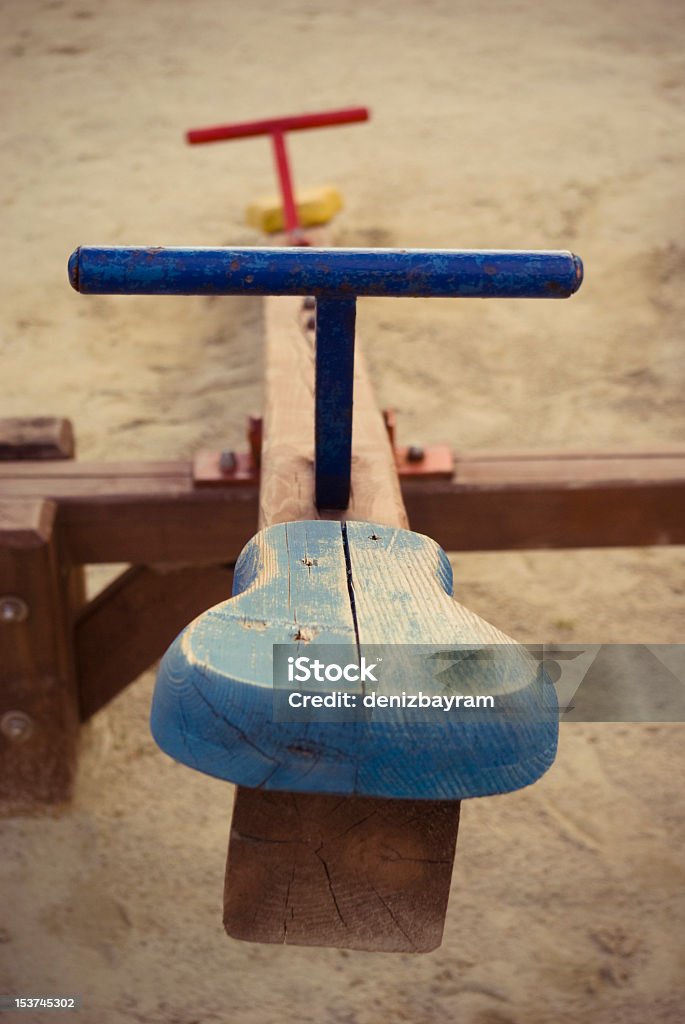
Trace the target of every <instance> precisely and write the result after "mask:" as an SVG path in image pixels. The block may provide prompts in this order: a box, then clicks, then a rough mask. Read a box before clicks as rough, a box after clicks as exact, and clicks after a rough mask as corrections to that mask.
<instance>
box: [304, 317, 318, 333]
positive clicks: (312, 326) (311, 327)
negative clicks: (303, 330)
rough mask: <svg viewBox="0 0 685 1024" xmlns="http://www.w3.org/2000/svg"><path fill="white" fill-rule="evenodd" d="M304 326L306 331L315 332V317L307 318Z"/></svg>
mask: <svg viewBox="0 0 685 1024" xmlns="http://www.w3.org/2000/svg"><path fill="white" fill-rule="evenodd" d="M306 326H307V330H308V331H314V330H316V317H315V316H308V317H307V324H306Z"/></svg>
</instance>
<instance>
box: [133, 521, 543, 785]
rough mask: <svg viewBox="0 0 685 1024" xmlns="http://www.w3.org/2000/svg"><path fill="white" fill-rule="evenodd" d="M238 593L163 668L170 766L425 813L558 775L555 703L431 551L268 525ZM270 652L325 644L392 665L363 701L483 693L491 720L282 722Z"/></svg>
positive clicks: (395, 717)
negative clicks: (415, 806) (378, 695)
mask: <svg viewBox="0 0 685 1024" xmlns="http://www.w3.org/2000/svg"><path fill="white" fill-rule="evenodd" d="M234 594H235V596H234V597H233V598H232V599H231V600H228V601H226V602H224V603H222V604H219V605H217V606H215V607H214V608H211V609H210V610H209V611H207V612H205V613H204V614H202V615H200V616H199V617H198V618H197V619H196V620H195V621H194V622H193V623H191V624H190V625H189V626H188V627H187V628H186V629H185V630H184V631H183V632H182V633H181V635H180V636H179V637H178V638H177V640H176V641H175V643H174V644H173V645H172V647H171V648H170V649H169V651H168V652H167V654H166V655H165V657H164V659H163V661H162V664H161V667H160V671H159V676H158V681H157V687H156V691H155V695H154V701H153V707H152V731H153V734H154V737H155V739H156V741H157V743H158V744H159V745H160V746H161V747H162V749H163V750H165V751H166V752H167V753H168V754H170V755H171V756H172V757H174V758H176V759H177V760H178V761H181V762H183V763H184V764H187V765H190V766H191V767H193V768H196V769H198V770H200V771H203V772H206V773H207V774H209V775H214V776H217V777H218V778H221V779H227V780H230V781H231V782H234V783H237V784H239V785H242V786H249V787H262V788H264V789H268V790H287V791H291V792H318V793H337V794H341V795H351V794H355V795H359V796H375V797H395V798H424V799H460V798H462V797H471V796H485V795H488V794H492V793H502V792H506V791H509V790H512V789H516V788H519V787H521V786H525V785H527V784H529V783H531V782H533V781H535V780H536V779H537V778H538V777H539V776H540V775H541V774H542V773H543V772H544V771H545V770H546V769H547V768H548V767H549V766H550V764H551V763H552V761H553V759H554V755H555V751H556V743H557V731H558V719H557V713H556V699H555V695H554V688H553V687H552V686H549V685H546V684H545V682H544V680H543V678H542V677H541V674H540V673H539V671H538V667H537V662H535V661H534V659H533V658H532V657H531V656H530V655H529V654H528V652H527V651H526V650H525V648H523V647H521V646H519V645H517V644H514V643H513V642H512V641H510V640H509V639H508V638H507V637H505V636H504V635H503V634H502V633H500V632H499V631H498V630H496V629H495V628H494V627H492V626H489V625H488V624H487V623H484V622H483V620H481V619H479V618H478V616H475V615H473V613H470V612H468V611H466V609H464V608H463V607H462V606H461V605H459V604H457V602H455V601H454V600H453V599H452V597H451V596H450V595H451V594H452V572H451V567H450V563H449V561H448V559H447V557H446V555H445V553H444V552H443V551H442V549H441V548H440V547H439V546H438V545H437V544H435V543H434V542H433V541H432V540H430V539H429V538H427V537H424V536H421V535H419V534H415V533H412V532H410V531H408V530H399V529H393V528H389V527H384V526H379V525H374V524H371V523H364V522H347V523H340V522H335V521H321V520H315V521H307V522H295V523H285V524H280V525H277V526H272V527H269V528H268V529H265V530H263V531H261V532H260V533H259V534H257V536H256V537H254V538H253V539H252V540H251V541H250V543H249V544H248V545H247V546H246V548H245V549H244V550H243V552H242V554H241V556H240V559H239V561H238V563H237V565H236V570H235V583H234ZM474 635H477V636H478V637H479V642H478V643H475V644H474V642H473V636H474ZM280 644H288V645H290V647H289V648H288V650H292V656H293V657H300V656H307V654H308V652H309V651H314V650H320V647H321V645H326V646H329V645H331V650H332V651H333V652H335V653H336V654H337V653H339V652H343V651H352V652H353V653H354V652H355V651H357V650H361V651H362V652H364V651H365V650H369V651H371V652H372V653H373V652H374V650H375V651H378V650H380V649H381V648H382V650H383V651H384V652H385V654H386V658H387V653H388V651H389V650H391V651H393V652H394V656H395V657H394V660H393V661H392V672H391V676H392V678H391V679H389V680H388V679H387V678H386V679H385V680H383V679H381V680H380V683H379V686H378V687H374V686H373V684H369V685H367V693H370V692H374V691H375V690H376V689H377V690H378V691H379V692H380V690H381V689H382V690H383V691H384V693H386V694H389V693H396V694H401V693H402V692H404V693H405V695H416V694H418V693H419V692H421V693H423V694H424V695H429V694H430V695H432V696H440V697H441V698H442V697H443V696H446V695H449V694H452V695H455V694H457V693H459V694H462V695H463V694H469V693H471V694H474V693H477V694H479V695H487V694H490V695H492V697H493V699H494V701H495V706H494V708H482V709H479V710H474V709H472V708H460V709H459V710H457V709H455V708H452V710H449V711H447V710H442V709H437V710H435V709H432V708H431V709H430V710H429V711H422V710H421V709H418V708H416V707H411V708H407V707H400V708H399V709H390V708H387V709H386V708H378V707H374V708H370V709H363V705H362V708H361V709H359V708H357V709H355V710H354V711H352V712H349V711H346V710H343V711H342V713H338V712H337V711H335V712H328V711H326V710H325V709H313V710H312V711H311V714H309V713H307V714H302V713H300V714H299V716H297V715H294V714H292V715H291V718H292V719H293V720H290V721H288V720H284V719H287V714H283V712H282V709H283V707H284V698H285V696H286V694H287V693H289V692H292V689H291V690H286V691H285V692H280V693H279V692H277V691H278V690H279V689H280V686H279V687H277V691H275V690H274V658H273V652H274V645H280ZM333 645H334V646H333ZM378 645H381V647H379V646H378ZM276 650H277V651H278V650H279V648H277V649H276ZM282 653H283V652H281V654H282ZM436 659H437V663H436ZM276 660H278V659H276ZM310 660H311V659H310ZM281 662H283V659H282V658H281ZM281 667H282V666H281ZM436 668H437V669H438V671H436ZM377 671H378V670H377ZM403 673H404V674H403ZM407 673H409V675H408V674H407ZM446 674H447V676H448V677H449V678H448V681H447V682H445V676H446ZM386 676H387V673H386ZM296 685H297V684H294V686H295V687H296ZM313 690H314V691H316V692H318V693H320V694H326V693H330V692H333V691H336V692H343V691H344V692H350V693H356V694H357V704H358V705H360V704H361V700H362V696H363V695H362V689H361V688H360V687H359V686H357V687H355V685H354V684H351V683H347V682H344V681H341V682H335V683H333V684H331V683H329V682H323V683H321V684H316V683H311V684H308V687H307V692H310V693H311V692H312V691H313ZM274 698H276V701H277V703H276V704H274ZM296 700H298V699H296ZM285 706H286V708H287V707H289V705H287V702H285ZM279 709H281V711H279ZM298 717H299V720H297V719H298ZM341 719H342V720H341Z"/></svg>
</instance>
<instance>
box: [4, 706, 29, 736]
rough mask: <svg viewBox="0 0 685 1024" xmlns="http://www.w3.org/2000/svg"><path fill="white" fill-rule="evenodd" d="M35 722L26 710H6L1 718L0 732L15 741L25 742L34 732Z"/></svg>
mask: <svg viewBox="0 0 685 1024" xmlns="http://www.w3.org/2000/svg"><path fill="white" fill-rule="evenodd" d="M33 729H34V722H33V719H32V718H31V716H30V715H27V714H26V712H25V711H6V712H5V714H4V715H3V716H2V718H0V732H1V733H2V735H3V736H5V737H6V738H7V739H8V740H12V741H13V742H14V743H23V742H24V740H27V739H28V738H29V736H31V734H32V733H33Z"/></svg>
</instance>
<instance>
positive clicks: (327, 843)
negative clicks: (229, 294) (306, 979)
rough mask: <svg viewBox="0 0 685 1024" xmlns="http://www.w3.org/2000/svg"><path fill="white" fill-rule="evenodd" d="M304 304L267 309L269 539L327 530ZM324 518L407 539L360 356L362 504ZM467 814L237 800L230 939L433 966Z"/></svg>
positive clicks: (250, 795) (357, 456) (420, 804)
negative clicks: (388, 530) (379, 954)
mask: <svg viewBox="0 0 685 1024" xmlns="http://www.w3.org/2000/svg"><path fill="white" fill-rule="evenodd" d="M300 307H301V300H299V299H298V298H276V299H273V298H269V299H266V300H265V308H266V331H265V335H266V388H265V390H266V394H265V399H266V402H265V419H264V442H263V448H262V484H261V491H260V526H261V527H266V526H271V525H274V524H276V523H285V522H290V521H293V520H298V519H319V518H322V514H321V513H320V512H319V511H318V510H317V508H316V506H315V504H314V472H313V465H314V349H313V341H314V339H313V335H312V334H311V333H310V334H307V332H306V331H305V330H304V329H303V326H302V317H301V313H300ZM326 518H335V519H357V520H371V521H373V522H376V523H381V524H386V525H388V526H398V527H406V525H407V519H406V514H405V511H404V506H403V503H402V496H401V493H400V488H399V482H398V479H397V472H396V470H395V465H394V458H393V454H392V450H391V448H390V444H389V441H388V436H387V432H386V429H385V425H384V423H383V419H382V416H381V414H380V413H379V412H378V410H377V409H376V407H375V404H374V401H373V395H372V392H371V387H370V384H369V382H368V378H367V376H366V372H365V369H364V365H363V360H362V358H361V355H360V354H359V352H357V356H356V369H355V396H354V433H353V456H352V497H351V503H350V507H349V508H348V509H347V511H346V512H345V513H343V512H337V513H331V514H330V516H326ZM458 824H459V802H458V801H421V800H385V799H376V798H369V797H347V798H341V797H339V796H329V795H322V794H307V793H298V794H293V793H287V792H285V793H279V792H266V791H264V790H261V789H247V788H245V787H242V786H239V787H237V789H236V795H235V806H234V812H233V821H232V826H231V836H230V842H229V853H228V863H227V868H226V882H225V893H224V925H225V927H226V930H227V932H228V933H229V935H232V936H234V937H235V938H240V939H247V940H251V941H254V942H275V943H283V942H290V943H295V944H298V945H312V946H325V945H327V946H343V947H349V948H353V949H365V950H381V951H405V952H426V951H429V950H431V949H435V947H436V946H438V945H439V944H440V941H441V937H442V931H443V925H444V919H445V913H446V909H447V900H448V895H449V887H450V879H451V875H452V863H453V859H454V851H455V846H456V840H457V828H458Z"/></svg>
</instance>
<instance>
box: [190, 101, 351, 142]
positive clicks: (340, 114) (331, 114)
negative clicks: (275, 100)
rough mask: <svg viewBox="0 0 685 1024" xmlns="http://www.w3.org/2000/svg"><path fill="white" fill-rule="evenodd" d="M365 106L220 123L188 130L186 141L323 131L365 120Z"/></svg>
mask: <svg viewBox="0 0 685 1024" xmlns="http://www.w3.org/2000/svg"><path fill="white" fill-rule="evenodd" d="M368 119H369V111H368V110H367V108H366V107H343V109H342V110H326V111H323V112H322V113H320V114H294V115H292V116H290V117H273V118H267V119H266V120H264V121H243V122H242V123H241V124H220V125H216V126H215V127H213V128H191V130H190V131H189V132H187V133H186V139H187V140H188V142H189V143H191V144H192V145H198V144H199V143H203V142H221V141H223V140H225V139H244V138H247V137H248V136H250V135H274V134H283V133H284V132H298V131H303V130H304V129H306V128H326V127H328V126H330V125H333V124H349V123H351V122H353V121H368Z"/></svg>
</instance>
